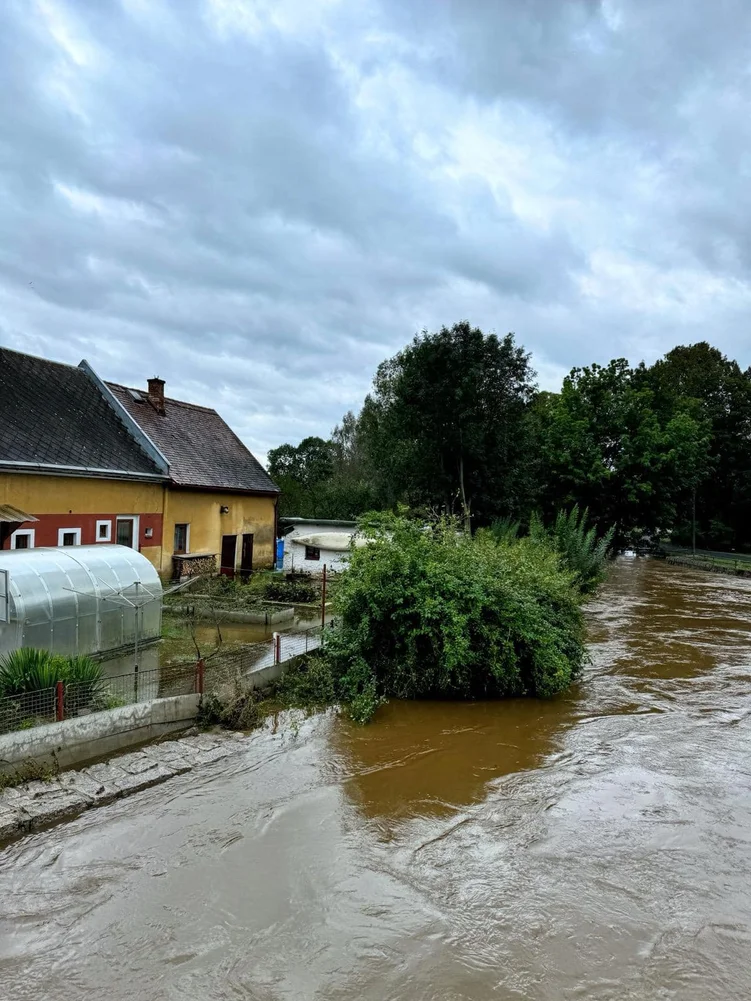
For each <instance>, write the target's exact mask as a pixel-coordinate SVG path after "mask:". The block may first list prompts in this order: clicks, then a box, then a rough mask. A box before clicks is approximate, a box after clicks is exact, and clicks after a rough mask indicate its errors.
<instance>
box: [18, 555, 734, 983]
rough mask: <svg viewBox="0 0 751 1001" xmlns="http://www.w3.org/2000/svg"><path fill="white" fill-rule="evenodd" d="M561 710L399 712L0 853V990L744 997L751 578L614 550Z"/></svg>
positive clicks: (321, 722)
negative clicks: (587, 642)
mask: <svg viewBox="0 0 751 1001" xmlns="http://www.w3.org/2000/svg"><path fill="white" fill-rule="evenodd" d="M589 621H590V638H591V656H592V662H591V664H590V665H589V667H588V668H587V670H586V672H585V676H584V678H583V680H582V682H581V684H579V685H578V686H577V687H576V689H575V690H573V691H571V692H570V693H569V694H568V695H567V696H566V697H565V698H563V699H558V700H556V701H552V702H545V703H542V702H532V701H521V700H520V701H513V702H504V703H493V704H488V703H473V704H456V703H392V704H391V705H389V706H387V707H386V708H385V709H384V710H383V711H382V712H381V713H379V716H378V717H377V719H376V721H375V722H374V723H373V724H371V725H370V726H368V727H365V728H363V729H358V728H355V727H353V726H351V725H349V724H348V723H347V722H345V721H343V720H341V719H338V718H337V717H336V716H335V715H334V714H333V713H329V714H325V715H323V716H319V717H316V718H313V719H310V720H303V721H302V722H301V723H300V725H299V730H297V732H295V730H294V728H292V729H291V728H290V727H289V725H284V726H280V727H279V728H278V730H277V732H273V730H269V731H267V732H261V733H258V734H257V735H255V736H254V737H252V738H251V739H249V740H248V743H247V750H245V751H244V752H243V753H241V754H240V755H238V756H237V757H236V758H234V759H232V763H231V765H229V766H228V765H227V763H226V762H225V763H219V764H218V765H217V766H215V767H213V768H207V769H206V770H205V771H202V772H199V773H196V772H193V773H191V774H190V775H185V776H182V777H180V778H177V779H173V780H172V781H171V782H170V783H168V784H167V785H165V786H162V787H159V788H156V789H154V790H151V791H148V792H146V793H143V794H141V795H139V796H137V797H134V798H132V799H128V800H122V801H119V802H116V803H114V804H112V805H110V806H108V807H103V808H101V809H98V810H94V811H90V812H89V813H87V814H84V815H83V816H81V817H80V818H78V819H77V820H75V821H73V822H71V823H68V824H65V825H62V826H59V827H56V828H54V829H52V830H49V831H45V832H41V833H38V834H35V835H32V836H29V837H27V838H25V839H23V840H21V841H18V842H16V843H15V844H12V845H11V846H9V847H8V848H7V849H6V850H5V851H3V852H0V997H2V998H9V999H10V998H13V999H14V1001H22V999H31V998H33V999H45V1001H77V999H79V998H81V999H83V998H86V999H91V998H96V999H99V998H106V999H108V1001H121V999H139V1001H151V999H154V1001H156V999H160V1001H161V999H175V1001H193V999H195V1001H225V999H226V1001H229V999H246V998H248V999H257V1001H272V999H273V1001H276V999H282V998H283V999H294V1001H306V999H326V1001H355V999H358V1001H362V999H365V1001H370V999H378V1001H397V999H399V1001H402V999H404V1001H427V999H436V1001H438V999H440V1001H458V999H473V1001H475V999H477V1001H480V999H482V1001H486V999H490V998H497V999H499V1001H507V999H508V1001H511V999H516V1001H518V999H529V1001H562V999H569V998H571V999H592V1001H608V999H613V1001H616V999H617V1001H629V999H637V998H638V999H644V1001H647V999H649V1001H654V999H672V998H676V999H681V1001H684V999H685V1001H693V999H696V1001H699V999H701V1001H711V999H723V1001H727V999H747V998H749V997H751V963H750V962H749V947H750V946H751V580H749V581H744V580H737V579H735V578H730V577H719V576H712V575H709V574H702V573H699V572H695V571H689V570H684V569H680V568H677V567H669V566H667V565H665V564H662V563H659V562H657V561H652V560H644V559H631V560H628V559H621V560H619V561H617V563H616V564H615V565H614V567H613V568H612V571H611V574H610V579H609V582H608V584H607V585H606V586H605V588H604V589H603V591H602V593H601V595H600V596H599V597H598V599H597V601H596V602H594V603H593V605H592V606H591V609H590V611H589Z"/></svg>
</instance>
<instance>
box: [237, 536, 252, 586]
mask: <svg viewBox="0 0 751 1001" xmlns="http://www.w3.org/2000/svg"><path fill="white" fill-rule="evenodd" d="M252 573H253V534H252V533H250V534H247V533H246V534H245V535H243V548H242V555H241V557H240V576H241V577H242V579H243V580H247V579H248V577H250V575H251V574H252Z"/></svg>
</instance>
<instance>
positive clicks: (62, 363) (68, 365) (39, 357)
mask: <svg viewBox="0 0 751 1001" xmlns="http://www.w3.org/2000/svg"><path fill="white" fill-rule="evenodd" d="M0 351H7V352H8V354H12V355H18V356H19V358H33V359H34V361H43V362H44V364H45V365H59V366H60V368H72V369H76V370H77V369H78V365H74V364H73V363H72V362H68V361H55V360H54V358H45V357H44V356H43V355H32V354H29V352H28V351H16V349H15V348H6V347H3V345H2V344H0Z"/></svg>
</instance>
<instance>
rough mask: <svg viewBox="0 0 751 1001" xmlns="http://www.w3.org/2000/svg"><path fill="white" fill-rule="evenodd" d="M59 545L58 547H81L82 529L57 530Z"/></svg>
mask: <svg viewBox="0 0 751 1001" xmlns="http://www.w3.org/2000/svg"><path fill="white" fill-rule="evenodd" d="M57 544H58V546H80V545H81V529H80V528H59V529H58V530H57Z"/></svg>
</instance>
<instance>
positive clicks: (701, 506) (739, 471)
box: [636, 341, 751, 548]
mask: <svg viewBox="0 0 751 1001" xmlns="http://www.w3.org/2000/svg"><path fill="white" fill-rule="evenodd" d="M636 377H637V381H639V382H640V383H641V384H642V385H644V386H648V387H649V388H650V389H651V390H652V392H653V394H654V406H655V410H656V411H657V412H658V413H659V414H661V415H663V417H664V416H665V415H676V414H679V413H684V412H686V413H690V414H692V415H693V416H694V417H695V418H696V419H698V420H700V421H702V422H703V423H704V424H705V425H706V427H707V429H708V434H709V447H708V450H707V455H706V458H705V460H704V461H701V462H700V463H699V470H698V473H697V475H695V476H694V477H693V480H692V485H691V489H690V490H688V491H686V492H685V496H684V497H683V499H682V502H681V504H680V506H679V510H678V512H677V519H676V520H677V527H678V528H679V530H680V532H681V535H682V540H681V541H684V542H687V541H688V540H689V535H690V528H689V526H690V523H691V521H692V509H693V507H694V498H695V507H696V516H697V522H698V535H699V543H700V544H702V545H705V546H710V547H721V548H729V547H731V546H732V547H737V548H749V547H751V376H750V374H749V372H748V371H747V372H743V371H742V370H741V369H740V367H739V365H738V363H737V362H735V361H732V360H730V359H728V358H726V357H725V355H723V354H722V352H721V351H718V350H717V348H713V347H711V345H709V344H707V343H706V341H702V342H700V343H698V344H691V345H687V346H679V347H676V348H673V350H672V351H669V352H668V353H667V354H666V355H665V357H664V358H662V359H660V360H659V361H657V362H655V364H654V365H652V366H651V367H649V368H648V367H646V366H644V365H642V366H640V367H639V369H638V370H637V373H636Z"/></svg>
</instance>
